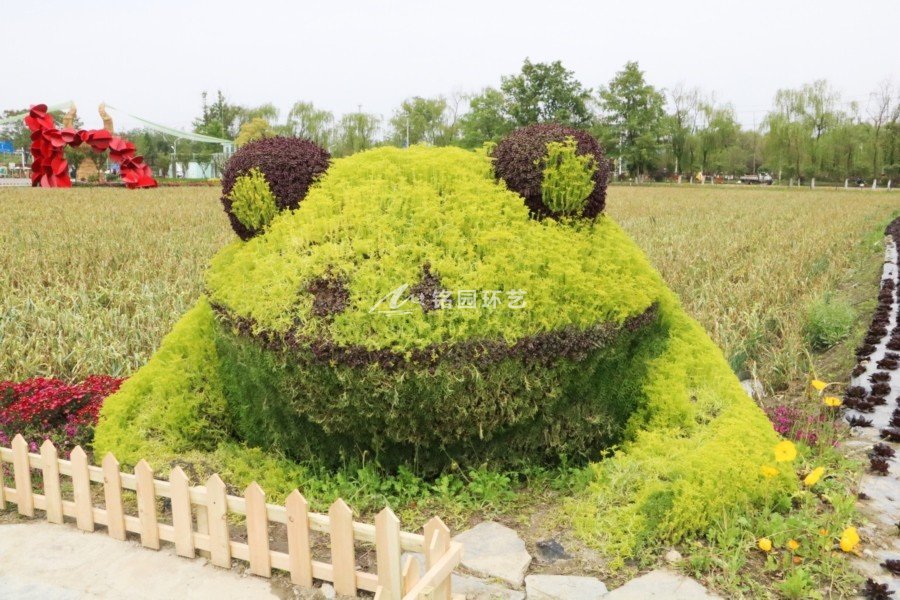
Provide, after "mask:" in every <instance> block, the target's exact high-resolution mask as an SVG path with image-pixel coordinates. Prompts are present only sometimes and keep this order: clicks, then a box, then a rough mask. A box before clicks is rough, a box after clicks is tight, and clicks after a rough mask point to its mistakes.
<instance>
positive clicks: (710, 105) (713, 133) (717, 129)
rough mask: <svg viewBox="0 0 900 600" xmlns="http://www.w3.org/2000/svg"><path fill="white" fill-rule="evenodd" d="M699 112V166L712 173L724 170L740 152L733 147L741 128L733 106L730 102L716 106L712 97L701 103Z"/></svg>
mask: <svg viewBox="0 0 900 600" xmlns="http://www.w3.org/2000/svg"><path fill="white" fill-rule="evenodd" d="M700 113H701V124H700V126H699V127H698V130H697V137H698V139H699V151H700V168H701V169H702V170H703V171H710V172H713V173H718V172H722V171H725V170H726V169H729V166H732V165H734V164H735V157H736V156H738V155H741V154H742V153H741V151H740V150H734V149H733V147H735V146H737V144H738V134H739V133H740V130H741V126H740V125H739V124H738V123H737V121H736V119H735V115H734V108H733V107H732V106H731V105H730V104H726V105H724V106H716V101H715V98H712V99H711V100H710V101H708V102H703V103H701V108H700ZM731 172H732V173H733V172H734V170H731Z"/></svg>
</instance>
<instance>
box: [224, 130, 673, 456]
mask: <svg viewBox="0 0 900 600" xmlns="http://www.w3.org/2000/svg"><path fill="white" fill-rule="evenodd" d="M492 150H493V152H492V153H491V152H488V151H487V149H484V150H481V151H474V152H473V151H469V150H464V149H461V148H453V147H446V148H431V147H424V146H413V147H411V148H407V149H401V148H393V147H384V148H376V149H373V150H368V151H366V152H360V153H358V154H354V155H353V156H349V157H346V158H340V159H337V160H335V161H333V162H331V163H330V164H329V163H328V155H327V153H326V152H325V151H324V150H322V149H320V148H317V147H315V146H314V145H313V144H312V143H310V142H303V141H296V140H287V139H280V140H279V139H276V140H264V141H261V142H257V143H255V144H249V145H247V146H245V147H244V148H242V149H241V150H239V151H238V153H237V154H236V155H235V157H234V158H233V159H232V161H231V163H230V164H229V165H228V167H227V169H226V176H225V188H226V194H225V205H226V208H228V209H229V215H230V216H231V219H232V223H235V229H236V230H237V231H238V233H239V234H241V237H242V238H245V239H244V240H243V241H237V242H235V243H233V244H231V245H229V246H227V247H226V248H224V249H223V250H222V251H221V252H220V253H219V254H218V255H217V256H216V257H215V258H214V259H213V261H212V264H211V267H210V269H209V270H208V272H207V274H206V292H207V296H208V298H209V300H210V301H211V304H212V306H213V307H214V309H215V311H216V313H217V320H218V322H219V324H220V327H219V328H218V329H217V331H218V332H219V333H218V334H217V339H218V342H217V344H218V347H219V351H220V355H221V357H222V360H223V365H226V366H225V367H223V369H224V371H223V372H225V371H227V372H229V373H232V374H233V377H232V376H231V375H229V379H228V382H227V383H226V385H225V388H226V389H227V390H229V392H228V394H229V397H230V398H231V401H232V402H234V404H235V406H240V407H242V408H241V409H240V410H241V411H244V410H247V411H249V412H248V413H247V414H251V415H258V414H260V415H261V414H263V413H266V415H265V418H266V419H268V420H267V421H266V423H267V424H266V426H265V427H266V431H264V432H260V431H259V427H260V426H259V424H258V423H257V424H253V423H251V422H250V421H253V419H250V420H248V421H247V423H246V424H245V425H246V427H244V429H243V430H242V431H243V432H244V435H246V436H247V439H252V440H256V441H257V442H258V443H265V444H269V443H273V444H274V443H277V444H278V445H279V446H280V447H284V448H286V449H288V450H289V451H290V452H292V453H293V454H295V455H296V456H298V457H299V456H302V455H303V450H302V447H303V444H308V443H311V442H310V440H317V442H316V443H319V442H321V443H328V444H332V443H333V444H336V447H338V448H339V449H340V451H341V452H352V451H356V450H359V449H364V450H365V449H367V448H368V449H369V450H370V451H378V452H383V454H382V455H381V458H380V460H385V461H389V460H400V458H401V457H403V456H409V455H410V452H412V453H413V454H415V453H416V452H418V456H419V457H420V458H421V459H422V460H424V458H423V457H424V456H425V454H427V453H429V452H431V451H434V454H433V455H432V454H429V458H428V462H431V463H433V464H443V461H445V460H447V457H448V456H454V457H456V458H458V459H459V460H460V461H462V460H463V459H464V458H465V459H466V460H468V459H471V460H481V459H482V458H484V457H485V456H487V454H488V453H492V452H494V450H496V452H497V453H499V454H498V457H499V455H501V454H506V453H507V452H506V449H507V447H508V445H509V444H519V446H518V447H519V448H520V449H521V450H522V452H524V453H525V454H528V453H530V452H531V451H532V450H534V451H535V452H540V453H545V454H546V455H547V456H550V455H552V454H553V453H554V452H565V453H568V454H569V455H570V456H574V455H580V456H586V455H587V453H590V452H595V451H597V449H598V448H600V447H602V446H604V444H606V443H609V442H610V441H614V440H615V439H617V436H618V435H619V434H620V432H621V428H622V427H623V423H624V419H625V418H627V416H628V414H629V413H630V411H631V410H633V408H634V406H636V404H637V403H638V402H639V391H636V390H637V389H638V388H637V387H635V386H637V383H635V382H637V381H638V379H639V378H640V373H641V372H642V371H641V368H640V365H641V364H642V363H641V362H640V361H637V362H635V361H636V360H637V359H636V357H638V356H639V355H641V356H642V355H643V354H641V353H642V352H643V350H640V348H643V344H644V342H643V341H641V344H642V345H641V346H640V348H639V346H636V345H635V344H634V343H633V341H634V340H635V339H641V340H643V339H644V338H647V340H651V341H652V339H653V338H652V337H650V336H651V335H656V334H653V333H651V332H653V331H656V328H657V323H658V318H657V314H658V311H657V310H656V309H655V306H656V305H657V303H658V302H659V300H660V298H661V295H662V294H663V293H664V289H665V288H664V285H663V284H662V282H661V281H660V280H659V278H658V276H657V275H656V274H655V272H654V271H653V269H652V268H651V267H650V266H649V264H648V263H647V261H646V260H645V259H644V257H643V255H642V253H641V251H640V250H639V249H638V248H637V246H636V245H635V244H634V243H633V242H632V241H631V240H630V239H628V237H627V236H626V235H625V233H624V232H622V231H621V230H620V229H619V227H618V226H617V225H616V224H615V223H614V222H613V221H612V220H611V219H609V218H607V217H605V216H604V215H603V214H602V212H601V211H602V208H603V201H604V195H605V176H606V162H605V160H604V158H603V156H602V154H601V153H600V148H599V145H598V144H597V142H596V141H595V140H593V138H591V137H590V136H589V135H588V134H586V133H583V132H580V131H577V130H574V129H567V128H565V127H560V126H554V125H539V126H534V127H528V128H525V129H522V130H519V131H516V132H514V133H512V134H511V135H510V136H509V137H508V138H507V139H505V140H503V141H501V142H500V143H499V144H498V145H497V146H496V147H494V148H493V149H492ZM254 234H255V235H254ZM647 343H650V342H649V341H648V342H647ZM626 380H627V381H626ZM338 398H339V399H340V401H339V402H338V401H337V400H336V399H338ZM339 405H340V406H339ZM563 407H565V408H563ZM251 409H252V410H251ZM270 410H271V411H275V412H272V413H271V414H268V413H267V412H266V411H270ZM279 411H280V412H279ZM276 412H277V415H276V414H275V413H276ZM241 414H243V413H241ZM411 414H416V415H420V416H421V417H422V418H423V419H426V420H425V421H423V422H421V423H418V422H417V423H410V422H408V421H409V415H411ZM248 418H249V417H248ZM254 418H255V417H254ZM438 421H440V423H438ZM361 422H364V423H366V425H365V427H361V426H360V423H361ZM572 422H576V423H577V424H575V425H565V426H563V424H564V423H572ZM310 423H315V424H317V425H315V426H313V425H310ZM464 424H469V425H470V426H464ZM522 428H525V429H529V430H532V429H533V430H535V431H540V432H541V433H540V434H536V433H534V432H533V431H532V432H531V433H525V432H524V430H523V429H522ZM563 430H565V431H563ZM544 432H554V433H552V435H549V437H552V438H554V439H552V440H551V439H549V438H548V437H547V436H545V434H544ZM513 438H514V439H513ZM545 438H546V439H545ZM288 439H290V440H291V441H290V442H288V441H286V440H288ZM489 439H493V440H494V442H492V443H491V444H489V443H488V440H489ZM304 440H305V441H304ZM492 444H493V445H492ZM426 447H427V448H428V451H427V452H426ZM526 447H527V448H529V450H525V448H526ZM389 448H393V450H389ZM415 448H418V450H414V449H415ZM384 453H386V454H384ZM387 454H390V455H391V456H392V457H393V458H391V459H388V458H387ZM513 454H515V453H513ZM456 458H454V460H455V459H456ZM498 460H499V458H498Z"/></svg>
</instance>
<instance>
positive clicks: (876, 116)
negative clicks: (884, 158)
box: [868, 81, 894, 178]
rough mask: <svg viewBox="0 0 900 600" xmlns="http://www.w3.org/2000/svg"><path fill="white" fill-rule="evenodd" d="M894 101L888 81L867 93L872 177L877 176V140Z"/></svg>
mask: <svg viewBox="0 0 900 600" xmlns="http://www.w3.org/2000/svg"><path fill="white" fill-rule="evenodd" d="M893 101H894V93H893V86H891V82H890V81H882V82H881V84H879V86H878V89H877V90H875V91H874V92H872V93H871V94H870V95H869V107H868V111H869V117H870V118H871V119H872V177H873V178H878V176H879V175H880V174H881V169H879V168H878V156H879V150H880V148H879V141H880V137H881V130H882V129H883V128H884V126H885V124H887V122H888V120H889V119H890V116H891V112H892V104H893Z"/></svg>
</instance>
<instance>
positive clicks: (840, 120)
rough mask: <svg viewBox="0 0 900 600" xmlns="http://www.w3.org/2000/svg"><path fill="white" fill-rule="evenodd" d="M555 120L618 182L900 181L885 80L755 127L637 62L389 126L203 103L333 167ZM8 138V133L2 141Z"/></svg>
mask: <svg viewBox="0 0 900 600" xmlns="http://www.w3.org/2000/svg"><path fill="white" fill-rule="evenodd" d="M547 121H554V122H559V123H563V124H566V125H571V126H575V127H580V128H583V129H587V130H588V131H590V132H591V133H593V134H594V135H595V136H597V138H598V139H600V140H601V141H602V142H603V145H604V148H605V149H606V151H607V154H608V155H609V157H610V159H611V160H612V162H613V172H614V173H616V174H617V175H619V176H620V177H629V178H632V177H636V178H652V179H657V180H662V179H666V178H674V177H676V176H678V175H684V176H693V175H694V174H696V173H698V172H699V173H704V174H706V175H711V174H717V175H723V176H740V175H744V174H749V173H757V172H768V173H770V174H772V176H773V177H776V178H779V179H787V178H793V179H810V178H812V177H816V178H819V179H820V180H840V181H842V180H844V179H846V178H865V179H871V178H878V179H881V178H893V179H897V178H898V176H900V89H895V87H894V86H893V85H892V83H891V82H889V81H884V82H882V83H880V84H878V85H877V87H875V89H874V90H873V91H871V92H870V93H869V94H868V95H867V98H866V99H865V100H863V101H859V100H854V101H849V102H847V101H844V99H843V98H842V96H841V94H840V93H839V92H838V91H837V90H835V89H834V88H833V87H832V86H831V85H830V84H829V83H828V82H827V81H825V80H817V81H813V82H811V83H808V84H804V85H802V86H800V87H798V88H796V89H782V90H778V91H777V93H776V94H775V97H774V99H773V102H772V106H771V108H770V109H769V110H768V111H767V112H765V113H764V114H761V118H760V119H759V120H758V123H756V127H747V126H746V124H742V123H741V122H740V121H739V120H738V116H737V111H736V109H735V107H734V105H733V104H731V103H728V102H720V101H718V100H717V99H716V97H715V94H709V93H705V92H704V91H703V90H701V89H699V88H697V87H689V86H687V85H684V84H680V85H677V86H675V87H674V88H672V89H664V88H660V87H656V86H654V85H652V84H651V83H649V82H648V81H647V79H646V76H645V74H644V72H643V71H642V70H641V69H640V66H639V65H638V63H637V62H629V63H627V64H625V66H624V67H623V68H622V69H621V70H620V71H619V72H617V73H616V74H615V75H614V76H613V78H612V79H611V80H610V81H609V82H607V83H606V84H604V85H601V86H599V87H597V88H596V89H591V88H589V87H586V86H585V85H583V84H582V83H581V82H580V81H578V79H577V78H576V77H575V74H574V73H573V72H572V71H570V70H568V69H566V68H565V66H564V65H563V64H562V63H561V62H560V61H555V62H549V63H541V62H532V61H530V60H528V59H526V60H525V61H524V63H523V65H522V67H521V70H520V71H519V72H518V73H514V74H510V75H506V76H503V77H501V78H500V82H499V85H497V86H492V87H487V88H484V89H482V90H480V91H479V92H477V93H474V94H460V93H454V94H447V95H439V96H435V97H422V96H414V97H412V98H408V99H406V100H404V101H403V102H402V103H401V104H400V106H398V107H397V108H396V109H395V110H394V111H393V113H392V114H391V115H390V116H389V117H388V118H387V119H384V118H383V117H382V116H381V115H377V114H373V113H369V112H365V111H363V110H362V109H361V108H360V110H358V111H356V112H351V113H347V114H343V115H340V116H337V115H335V114H334V113H333V112H331V111H329V110H327V109H325V108H322V107H318V106H315V105H314V104H312V103H310V102H305V101H300V102H297V103H295V104H294V105H293V106H292V107H291V108H290V110H289V111H288V112H287V114H286V115H284V118H283V119H281V114H280V111H279V110H278V108H277V107H276V106H274V105H273V104H263V105H260V106H253V107H248V106H242V105H239V104H235V103H232V102H230V101H229V100H228V98H226V97H225V95H224V94H223V93H222V92H221V91H219V92H217V93H216V94H215V96H214V97H211V96H210V95H209V94H207V93H206V92H204V93H203V94H202V96H201V112H200V115H198V117H197V118H196V119H195V120H194V122H193V129H194V131H195V132H196V133H202V134H206V135H210V136H214V137H219V138H227V139H233V140H235V142H236V144H237V145H238V146H240V145H242V144H244V143H247V142H249V141H252V140H255V139H260V138H263V137H268V136H273V135H289V136H298V137H305V138H309V139H311V140H313V141H315V142H317V143H319V144H321V145H322V146H324V147H326V148H328V150H329V151H330V152H331V153H332V154H333V155H334V156H346V155H349V154H352V153H354V152H359V151H361V150H365V149H368V148H372V147H375V146H379V145H393V146H399V147H404V146H407V145H410V144H429V145H434V146H449V145H456V146H462V147H465V148H477V147H481V146H482V145H484V144H485V143H491V142H497V141H498V140H499V139H500V138H502V137H503V136H504V135H506V134H507V133H508V132H510V131H512V130H513V129H515V128H517V127H521V126H524V125H529V124H532V123H537V122H547ZM128 133H129V134H130V135H131V139H133V140H134V141H135V142H136V144H137V145H138V151H139V152H142V153H143V155H144V156H145V158H146V160H147V161H148V162H149V163H150V164H151V165H153V166H154V167H157V168H163V169H167V168H168V165H169V164H170V163H171V161H175V162H181V163H184V164H185V165H186V163H187V161H189V160H197V161H199V162H204V161H208V160H212V159H213V158H214V157H215V155H216V153H217V152H218V148H217V147H215V146H211V145H208V144H198V143H191V142H186V141H181V142H177V143H176V144H173V143H172V140H171V139H166V138H165V137H164V136H162V135H160V134H156V133H153V132H149V131H134V132H128ZM0 137H2V134H0Z"/></svg>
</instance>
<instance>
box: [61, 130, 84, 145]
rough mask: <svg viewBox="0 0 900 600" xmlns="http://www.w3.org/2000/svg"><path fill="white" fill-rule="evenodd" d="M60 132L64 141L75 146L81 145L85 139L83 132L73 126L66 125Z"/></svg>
mask: <svg viewBox="0 0 900 600" xmlns="http://www.w3.org/2000/svg"><path fill="white" fill-rule="evenodd" d="M59 134H60V136H61V137H62V139H63V141H64V142H65V143H67V144H68V145H70V146H72V147H73V148H77V147H78V146H80V145H81V142H82V141H83V140H82V139H81V134H82V132H81V131H75V130H74V129H72V128H71V127H64V128H63V129H60V130H59Z"/></svg>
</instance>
